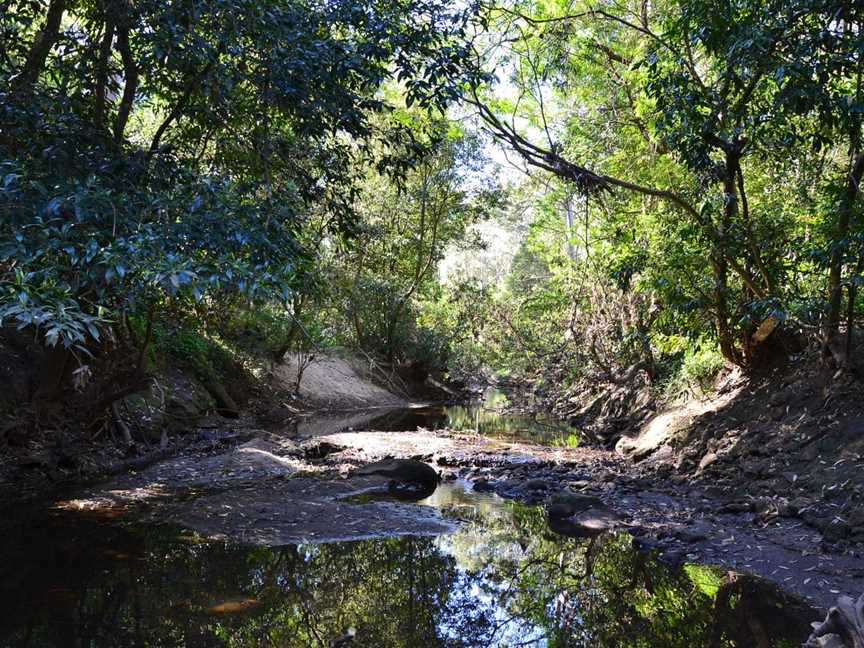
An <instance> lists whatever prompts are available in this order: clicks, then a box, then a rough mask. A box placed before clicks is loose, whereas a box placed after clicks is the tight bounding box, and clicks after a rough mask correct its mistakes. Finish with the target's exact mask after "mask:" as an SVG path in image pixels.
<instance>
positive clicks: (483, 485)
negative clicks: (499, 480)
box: [472, 477, 497, 493]
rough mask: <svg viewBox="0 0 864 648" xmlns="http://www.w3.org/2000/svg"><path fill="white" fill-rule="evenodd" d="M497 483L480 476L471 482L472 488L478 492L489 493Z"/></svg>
mask: <svg viewBox="0 0 864 648" xmlns="http://www.w3.org/2000/svg"><path fill="white" fill-rule="evenodd" d="M496 486H497V484H496V483H495V482H490V481H489V480H488V479H486V478H482V477H481V478H480V479H478V480H477V481H475V482H474V484H473V487H472V488H473V489H474V490H475V491H476V492H478V493H491V492H493V491H494V490H495V488H496Z"/></svg>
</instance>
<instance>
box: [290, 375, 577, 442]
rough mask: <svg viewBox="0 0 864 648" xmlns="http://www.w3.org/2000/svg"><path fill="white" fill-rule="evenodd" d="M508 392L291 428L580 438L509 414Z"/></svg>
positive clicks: (547, 419) (536, 418)
mask: <svg viewBox="0 0 864 648" xmlns="http://www.w3.org/2000/svg"><path fill="white" fill-rule="evenodd" d="M521 400H523V399H520V402H521ZM513 401H514V398H513V396H512V395H511V394H508V392H506V391H504V390H501V389H497V388H494V387H489V388H487V389H486V390H485V391H484V392H483V394H482V396H481V397H480V398H477V399H474V400H471V401H468V402H465V403H457V404H449V405H421V406H414V407H399V408H387V409H383V410H371V411H367V412H362V413H359V414H358V413H356V412H354V413H350V414H337V415H334V416H330V417H322V416H315V417H313V418H311V419H307V420H303V419H301V421H300V423H299V424H298V425H297V432H298V433H299V434H300V435H301V436H314V435H317V434H322V433H330V432H342V431H346V430H352V429H363V430H380V431H383V432H402V431H408V432H410V431H415V430H419V429H426V430H432V431H434V430H447V429H450V430H465V431H472V432H475V433H476V434H480V435H483V436H485V437H491V438H494V439H498V440H501V441H509V442H519V443H531V444H537V445H547V446H560V447H571V448H572V447H576V446H578V445H579V444H580V442H581V440H582V435H581V432H580V430H579V429H578V428H576V427H574V426H572V425H569V424H568V423H567V422H566V421H561V420H559V419H555V418H553V417H551V416H543V415H537V414H529V413H522V412H519V411H516V412H514V411H512V407H511V406H512V404H513Z"/></svg>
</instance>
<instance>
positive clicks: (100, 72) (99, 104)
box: [93, 14, 114, 128]
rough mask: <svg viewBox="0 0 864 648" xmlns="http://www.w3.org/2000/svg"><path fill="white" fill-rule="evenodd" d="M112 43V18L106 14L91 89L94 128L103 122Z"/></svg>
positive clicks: (102, 124) (100, 125) (100, 126)
mask: <svg viewBox="0 0 864 648" xmlns="http://www.w3.org/2000/svg"><path fill="white" fill-rule="evenodd" d="M113 43H114V20H113V19H112V17H111V16H110V14H109V15H107V16H106V17H105V33H104V34H103V35H102V43H101V44H100V47H99V65H98V66H97V68H96V85H95V88H94V89H93V94H94V95H95V101H96V103H95V106H94V108H93V124H94V125H95V126H96V128H102V127H103V126H104V124H105V111H106V108H107V106H106V103H107V99H106V98H107V94H108V89H107V86H108V73H109V63H110V61H111V49H112V45H113Z"/></svg>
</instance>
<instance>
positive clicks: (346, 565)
mask: <svg viewBox="0 0 864 648" xmlns="http://www.w3.org/2000/svg"><path fill="white" fill-rule="evenodd" d="M418 505H419V506H435V507H439V508H440V509H441V511H442V512H443V514H444V515H446V516H448V517H451V518H453V519H456V520H459V521H460V524H459V525H458V526H457V530H456V531H455V532H454V533H451V534H447V535H441V536H438V537H411V536H403V537H398V538H381V539H376V540H366V541H357V542H338V543H330V544H317V545H311V544H309V545H289V546H281V547H260V546H258V547H253V546H244V545H242V544H238V543H236V542H232V541H225V540H212V539H210V540H208V539H205V538H202V537H200V536H197V535H195V534H193V533H190V532H188V531H185V530H184V529H181V528H177V527H173V526H160V525H152V524H144V523H140V522H136V521H135V513H134V512H133V513H127V514H126V517H120V518H111V517H107V516H104V515H102V516H98V515H93V514H84V513H81V512H77V513H76V512H71V511H50V512H44V513H39V512H35V511H32V510H31V511H30V512H29V518H28V519H27V520H26V522H24V521H23V520H24V519H23V518H20V519H19V521H18V522H15V523H12V522H11V521H10V519H9V518H6V522H5V523H4V525H3V526H4V527H5V528H3V529H2V534H0V555H2V557H3V561H2V566H0V646H16V647H17V646H33V647H37V646H38V647H41V646H70V647H71V646H74V647H82V648H83V647H92V648H98V647H103V646H104V647H108V646H112V647H113V646H118V647H119V646H124V647H125V646H130V647H131V646H137V647H151V646H153V647H155V646H159V647H163V646H164V647H176V646H192V647H209V646H233V647H238V648H239V647H253V646H255V647H258V646H279V647H284V648H294V647H298V648H300V647H303V648H305V647H310V646H314V647H320V648H325V647H327V648H329V647H335V646H344V647H349V646H351V647H364V648H384V647H405V648H436V647H441V648H468V647H471V648H480V647H504V646H507V647H511V648H517V647H526V646H537V647H547V648H553V647H554V648H568V647H577V646H578V647H592V648H593V647H605V646H610V647H611V646H621V647H624V646H633V647H636V646H642V647H646V648H647V647H680V648H685V647H686V648H693V647H699V646H706V647H718V648H719V647H726V646H741V647H747V648H750V647H760V648H761V647H770V646H776V647H779V646H798V645H800V643H801V641H802V640H803V639H804V638H805V637H806V636H807V634H808V632H809V627H808V622H809V621H811V620H814V619H816V618H819V616H820V615H819V613H818V612H817V611H815V610H812V609H810V608H809V607H808V606H806V605H805V604H804V603H802V602H800V601H798V600H796V599H794V598H793V597H791V596H787V595H785V594H783V593H782V592H780V591H778V590H776V589H775V588H774V587H773V586H770V585H768V584H766V583H764V582H762V581H758V580H755V579H752V578H750V577H746V576H742V575H739V574H733V573H727V572H724V571H721V570H717V569H714V568H711V567H706V566H702V565H697V564H685V565H684V566H683V567H681V568H678V569H671V568H668V567H667V566H666V565H664V564H662V563H660V562H658V561H656V560H654V559H653V558H652V557H651V556H650V555H648V554H646V553H643V552H639V551H635V550H634V549H633V547H632V544H631V541H630V539H629V537H628V536H626V535H614V534H611V535H605V536H600V537H598V538H594V539H574V538H567V537H563V536H559V535H556V534H554V533H552V532H551V531H549V529H548V526H547V523H546V519H545V516H544V513H543V511H542V509H539V508H536V507H527V506H523V505H519V504H515V503H510V502H504V501H502V500H500V499H498V498H497V497H495V496H492V495H484V494H477V493H473V492H471V491H470V490H468V489H467V486H466V485H465V484H463V483H461V482H457V483H455V484H445V485H442V486H440V487H439V488H438V490H436V491H435V493H434V494H432V495H431V496H430V497H428V498H427V499H425V500H422V501H421V502H419V503H418Z"/></svg>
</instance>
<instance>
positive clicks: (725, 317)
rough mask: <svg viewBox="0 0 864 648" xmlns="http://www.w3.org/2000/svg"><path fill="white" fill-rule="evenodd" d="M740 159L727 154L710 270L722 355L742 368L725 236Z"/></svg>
mask: <svg viewBox="0 0 864 648" xmlns="http://www.w3.org/2000/svg"><path fill="white" fill-rule="evenodd" d="M737 163H738V160H737V156H736V155H735V154H733V153H729V152H727V154H726V174H725V176H724V178H723V217H722V220H721V222H720V226H719V227H718V228H717V240H716V241H715V243H714V252H713V255H712V256H713V258H712V260H711V267H712V270H713V274H714V316H715V318H716V324H717V338H718V340H719V342H720V352H721V353H722V354H723V357H724V358H726V360H728V361H729V362H732V363H734V364H737V365H740V364H741V354H740V353H739V352H738V349H737V348H736V346H735V336H734V334H733V332H732V327H731V324H730V315H729V304H728V293H729V279H728V273H729V264H728V262H727V260H726V251H725V250H724V249H723V246H724V244H725V243H726V233H727V232H728V231H729V228H730V226H731V225H732V222H733V220H734V218H735V216H736V215H737V213H738V194H737V190H736V186H735V166H736V165H737Z"/></svg>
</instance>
